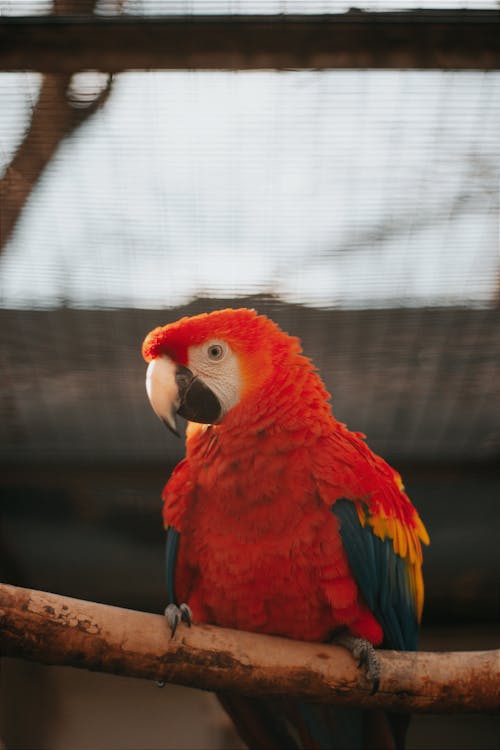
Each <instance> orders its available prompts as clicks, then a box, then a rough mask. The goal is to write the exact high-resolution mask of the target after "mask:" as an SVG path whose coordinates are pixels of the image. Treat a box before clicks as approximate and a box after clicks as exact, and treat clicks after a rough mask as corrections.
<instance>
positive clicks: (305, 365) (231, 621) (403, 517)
mask: <svg viewBox="0 0 500 750" xmlns="http://www.w3.org/2000/svg"><path fill="white" fill-rule="evenodd" d="M143 355H144V358H145V359H146V361H147V362H149V366H148V370H147V379H146V388H147V392H148V396H149V399H150V401H151V405H152V407H153V409H154V411H155V412H156V413H157V415H158V416H159V417H160V418H161V419H162V420H163V421H164V422H165V423H166V425H167V426H169V427H170V428H171V429H172V430H173V431H174V432H176V431H177V428H176V414H180V415H181V416H183V417H186V418H187V419H188V420H189V423H188V427H187V439H186V458H185V459H184V460H183V461H181V463H180V464H178V466H177V467H176V468H175V470H174V472H173V473H172V476H171V477H170V479H169V481H168V483H167V484H166V486H165V489H164V492H163V500H164V513H163V517H164V521H165V525H166V527H167V588H168V597H169V606H168V607H167V609H166V615H167V618H168V621H169V623H170V627H171V629H172V631H173V632H174V631H175V628H176V626H177V623H178V622H179V621H180V620H185V621H186V622H188V623H190V622H191V619H192V620H193V621H195V622H200V623H212V624H216V625H220V626H224V627H228V628H239V629H242V630H248V631H254V632H256V633H270V634H275V635H280V636H286V637H289V638H295V639H301V640H306V641H328V640H330V639H332V636H333V637H336V636H337V637H338V639H339V642H340V643H343V644H344V645H347V646H348V647H349V648H351V650H352V651H353V653H355V654H356V655H357V656H358V658H360V659H361V660H362V661H364V662H365V664H366V667H367V675H368V676H369V677H370V678H371V679H372V680H373V684H374V689H376V687H377V684H378V678H379V673H378V669H379V667H378V660H377V658H376V655H375V652H374V650H373V646H384V647H386V648H392V649H400V650H413V649H416V647H417V631H418V624H419V621H420V617H421V613H422V606H423V599H424V587H423V580H422V571H421V566H422V550H421V543H422V542H423V543H425V544H427V543H428V541H429V539H428V536H427V532H426V530H425V528H424V526H423V524H422V522H421V520H420V518H419V516H418V514H417V512H416V510H415V508H414V507H413V505H412V504H411V502H410V500H409V498H408V497H407V495H406V494H405V492H404V489H403V484H402V482H401V478H400V476H399V474H398V473H397V472H396V471H395V470H394V469H392V468H391V467H390V466H389V465H388V464H387V463H386V462H385V461H384V460H383V459H382V458H380V457H379V456H377V455H375V454H374V453H373V452H372V451H371V450H370V449H369V448H368V446H367V445H366V443H365V441H364V436H363V435H362V434H360V433H356V432H350V431H349V430H348V429H347V427H346V426H345V425H343V424H341V423H340V422H337V421H336V419H335V418H334V417H333V416H332V413H331V410H330V405H329V399H330V396H329V394H328V392H327V391H326V389H325V387H324V385H323V383H322V381H321V379H320V377H319V375H318V374H317V372H316V370H315V369H314V366H313V365H312V363H311V361H310V360H309V359H308V358H307V357H305V356H304V355H303V354H302V353H301V345H300V342H299V340H298V339H297V338H293V337H291V336H289V335H287V334H286V333H284V332H283V331H282V330H281V329H280V328H279V327H278V326H277V325H276V324H275V323H274V322H273V321H271V320H270V319H268V318H267V317H265V316H263V315H258V314H257V313H256V312H255V311H254V310H247V309H239V310H232V309H227V310H219V311H216V312H212V313H209V314H206V313H205V314H202V315H197V316H195V317H191V318H182V319H181V320H179V321H177V322H175V323H171V324H169V325H166V326H163V327H160V328H155V329H154V330H153V331H151V333H149V334H148V336H147V337H146V339H145V341H144V345H143ZM221 700H222V703H223V705H224V706H225V707H226V709H227V710H228V711H229V713H230V714H231V715H232V717H233V719H234V721H235V723H236V726H237V729H238V730H239V732H240V734H241V735H242V737H243V739H244V740H245V741H246V742H247V744H248V745H249V746H250V747H252V748H259V749H262V748H266V749H267V748H299V747H303V748H363V747H377V748H378V747H380V748H399V747H402V746H403V744H402V743H403V738H404V729H402V728H401V724H400V723H398V721H397V720H396V719H395V717H386V716H385V715H384V714H382V713H381V712H366V711H363V712H361V711H356V710H351V709H345V708H343V709H341V708H339V707H336V708H333V707H331V709H330V708H329V709H328V711H325V710H323V709H322V708H320V707H318V706H313V705H311V704H306V703H296V704H295V705H294V706H293V708H292V709H290V707H288V708H285V707H284V706H283V704H279V705H278V704H277V703H276V701H274V702H273V701H266V700H265V699H262V700H255V699H252V700H250V699H247V698H243V697H241V698H239V697H236V696H228V695H225V696H221ZM292 726H293V729H292Z"/></svg>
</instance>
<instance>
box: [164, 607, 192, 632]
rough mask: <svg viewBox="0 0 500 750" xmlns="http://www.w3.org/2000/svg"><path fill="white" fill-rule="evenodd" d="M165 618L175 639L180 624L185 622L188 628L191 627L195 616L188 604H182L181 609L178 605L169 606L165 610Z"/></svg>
mask: <svg viewBox="0 0 500 750" xmlns="http://www.w3.org/2000/svg"><path fill="white" fill-rule="evenodd" d="M165 617H166V618H167V623H168V626H169V628H170V637H171V638H173V637H174V635H175V631H176V630H177V626H178V624H179V623H180V622H185V623H186V625H187V626H188V627H191V623H192V622H193V614H192V612H191V609H190V607H188V605H187V604H181V605H180V606H179V607H178V606H177V604H169V605H168V607H167V608H166V609H165Z"/></svg>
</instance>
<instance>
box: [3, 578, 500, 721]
mask: <svg viewBox="0 0 500 750" xmlns="http://www.w3.org/2000/svg"><path fill="white" fill-rule="evenodd" d="M0 649H1V652H2V654H3V655H4V656H17V657H22V658H26V659H31V660H33V661H38V662H43V663H45V664H59V665H66V666H73V667H80V668H85V669H90V670H94V671H100V672H109V673H112V674H120V675H126V676H129V677H142V678H146V679H151V680H165V681H167V682H174V683H178V684H182V685H187V686H191V687H197V688H203V689H208V690H218V691H235V692H240V693H245V694H248V695H261V696H262V695H264V694H269V695H270V694H272V695H293V696H296V697H301V698H305V699H308V700H311V701H317V702H328V703H341V704H347V705H356V706H363V707H380V708H385V709H391V710H394V711H404V712H434V713H446V712H454V711H473V712H478V711H480V712H491V711H498V710H499V708H500V705H499V699H498V685H499V684H500V651H478V652H459V653H451V652H450V653H422V652H421V653H402V652H395V651H379V657H380V662H381V667H382V679H381V683H380V689H379V691H378V693H377V694H376V695H373V696H372V695H370V687H371V686H370V684H368V683H367V682H366V680H365V678H364V676H363V672H362V671H361V670H358V669H357V667H356V664H355V663H354V661H353V660H352V658H351V657H350V655H349V654H348V653H347V652H346V651H345V650H344V649H342V648H339V647H336V646H332V645H329V644H318V643H303V642H299V641H290V640H286V639H284V638H276V637H273V636H264V635H255V634H253V633H245V632H239V631H234V630H227V629H222V628H217V627H213V626H208V625H198V626H196V625H195V626H193V627H191V628H187V627H186V626H184V625H180V626H179V628H178V631H177V633H176V635H175V637H174V638H170V637H169V635H168V633H167V628H166V625H165V621H164V618H163V617H161V616H160V615H153V614H146V613H144V612H134V611H132V610H127V609H120V608H118V607H111V606H108V605H104V604H95V603H92V602H86V601H81V600H78V599H70V598H68V597H63V596H58V595H57V594H49V593H44V592H40V591H32V590H30V589H23V588H17V587H14V586H8V585H5V584H0Z"/></svg>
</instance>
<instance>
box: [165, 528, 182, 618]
mask: <svg viewBox="0 0 500 750" xmlns="http://www.w3.org/2000/svg"><path fill="white" fill-rule="evenodd" d="M179 536H180V535H179V532H178V531H176V529H174V527H173V526H169V527H168V529H167V539H166V549H165V562H166V573H167V598H168V603H169V604H177V603H178V602H177V598H176V596H175V564H176V562H177V550H178V548H179Z"/></svg>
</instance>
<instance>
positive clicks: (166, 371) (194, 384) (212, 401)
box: [146, 355, 222, 436]
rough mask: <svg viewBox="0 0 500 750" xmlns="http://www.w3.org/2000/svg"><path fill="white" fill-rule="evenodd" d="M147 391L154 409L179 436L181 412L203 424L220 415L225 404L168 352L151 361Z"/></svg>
mask: <svg viewBox="0 0 500 750" xmlns="http://www.w3.org/2000/svg"><path fill="white" fill-rule="evenodd" d="M146 391H147V394H148V397H149V400H150V402H151V406H152V407H153V410H154V412H155V413H156V414H157V415H158V417H160V419H161V420H162V422H163V423H164V424H165V425H166V426H167V427H168V428H169V429H170V430H172V432H173V433H174V434H175V435H177V436H178V435H179V430H178V428H177V414H180V416H181V417H185V418H186V419H188V420H189V421H191V422H201V423H202V424H213V423H214V422H217V421H218V420H219V419H220V416H221V412H222V409H221V404H220V401H219V399H218V398H217V396H216V395H215V394H214V393H213V391H211V390H210V388H209V387H208V386H207V385H206V384H205V383H204V382H203V381H202V380H200V378H198V377H195V376H194V375H193V373H192V372H191V370H190V369H189V368H187V367H184V365H177V364H176V363H175V362H174V361H173V360H171V359H170V357H167V356H166V355H163V356H161V357H157V358H156V359H153V360H152V362H150V363H149V366H148V370H147V374H146Z"/></svg>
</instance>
